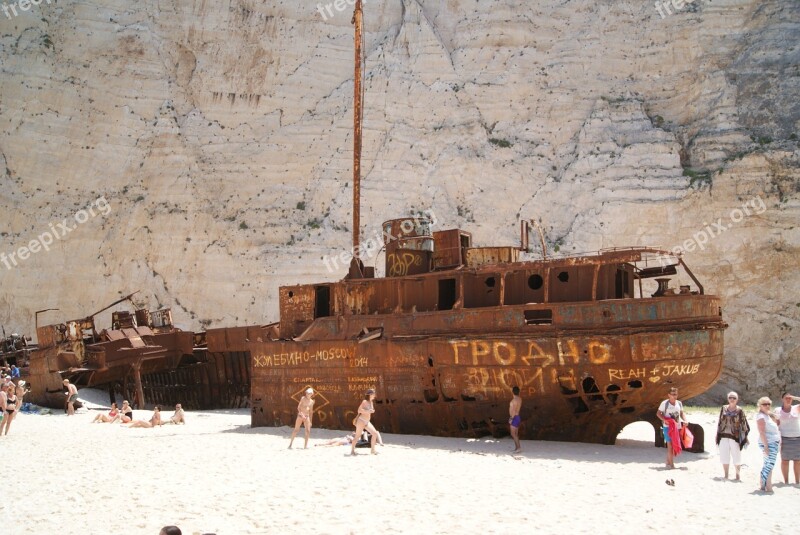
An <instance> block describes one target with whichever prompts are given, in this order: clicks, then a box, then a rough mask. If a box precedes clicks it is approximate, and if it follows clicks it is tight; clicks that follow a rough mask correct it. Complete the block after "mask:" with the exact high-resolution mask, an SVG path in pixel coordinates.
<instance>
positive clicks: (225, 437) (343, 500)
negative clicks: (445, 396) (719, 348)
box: [0, 409, 800, 535]
mask: <svg viewBox="0 0 800 535" xmlns="http://www.w3.org/2000/svg"><path fill="white" fill-rule="evenodd" d="M687 412H688V416H689V419H690V420H691V421H693V422H695V423H700V424H702V425H703V426H704V428H705V431H706V436H707V437H713V436H714V427H715V423H716V415H715V414H707V413H705V414H704V413H699V412H692V410H691V409H689V410H688V411H687ZM94 414H96V412H95V411H92V410H89V411H87V410H86V409H82V410H81V411H79V413H78V414H76V415H75V416H72V417H67V416H65V415H63V413H57V414H53V415H29V414H20V415H18V417H17V419H16V420H15V421H14V423H13V425H12V428H11V433H10V434H9V435H8V436H4V437H0V444H2V446H1V447H2V452H3V457H4V459H5V461H6V467H7V469H6V474H7V477H8V478H13V479H14V481H15V482H13V483H11V484H9V485H8V486H7V487H6V488H7V489H9V490H10V489H13V490H14V493H15V495H17V496H18V498H17V499H13V500H12V499H9V497H8V494H5V493H4V497H3V499H2V500H0V529H2V530H3V532H4V535H16V534H20V535H22V534H48V535H49V534H59V535H69V534H76V535H77V534H80V535H86V534H149V535H157V534H158V532H159V530H160V528H161V527H162V526H164V525H167V524H175V525H178V526H179V527H180V528H181V529H182V530H183V533H184V534H192V533H216V534H219V535H228V534H237V535H240V534H262V533H281V534H284V533H305V534H309V533H313V534H321V533H330V534H349V533H376V534H383V533H426V534H427V533H448V534H452V533H481V534H485V533H520V534H521V533H532V532H536V533H566V532H577V533H593V534H596V533H675V532H676V531H675V530H676V529H680V530H681V531H682V532H684V533H708V532H711V531H712V530H713V531H714V532H717V531H720V530H725V529H726V528H727V529H728V530H729V531H732V532H738V533H756V532H758V533H767V532H772V533H789V532H795V530H796V526H795V528H793V527H792V526H793V525H796V522H797V518H798V514H797V511H798V503H800V501H799V499H800V487H799V486H797V485H788V486H783V485H782V484H778V485H776V487H775V492H774V494H772V495H765V494H762V493H760V492H758V491H756V487H757V484H758V483H757V481H758V471H759V470H760V468H761V455H760V452H759V450H758V448H757V446H755V436H752V437H751V440H752V441H753V445H752V446H750V447H749V448H747V449H746V450H745V451H744V456H743V463H744V466H743V468H742V478H743V481H742V482H741V483H735V482H732V481H723V480H721V476H722V468H721V465H720V464H719V461H718V458H717V455H716V448H715V446H714V444H713V439H711V440H707V441H706V449H707V450H709V453H704V454H693V453H688V452H686V453H684V454H682V455H681V456H680V457H678V459H677V465H678V467H679V468H678V469H676V470H671V471H666V470H664V469H663V462H664V450H663V449H657V448H654V447H653V445H652V444H653V442H652V441H653V429H652V427H650V425H649V424H646V423H637V424H632V425H630V426H628V427H627V428H626V429H625V430H624V431H623V433H622V434H621V435H620V438H619V439H618V441H617V444H616V445H614V446H601V445H592V444H573V443H563V442H539V441H523V453H522V454H521V455H515V456H512V455H511V454H510V450H511V449H512V447H513V445H512V442H511V440H510V439H509V438H505V439H500V440H496V439H492V438H490V437H489V438H481V439H457V438H437V437H423V436H416V435H392V434H383V437H384V441H385V442H386V446H384V447H382V448H380V447H379V455H375V456H373V455H369V453H368V452H369V449H361V450H357V451H358V452H359V453H361V455H359V456H357V457H349V456H347V455H346V454H347V453H349V447H347V446H335V447H314V446H313V444H318V443H321V442H322V441H324V440H326V439H328V438H333V437H337V436H342V435H344V434H345V433H343V432H341V431H331V430H323V429H315V430H314V431H313V433H312V438H311V442H310V447H309V449H307V450H303V449H299V448H302V438H301V437H298V439H296V440H295V448H298V449H293V450H288V449H287V446H288V443H289V440H288V439H289V435H290V433H291V429H289V428H287V427H282V428H258V429H251V428H250V417H249V413H248V411H247V410H235V411H205V412H191V411H190V412H188V413H187V419H188V424H187V425H185V426H174V425H165V426H163V427H160V428H155V429H128V428H126V427H123V426H120V425H116V424H91V423H90V421H91V420H92V418H93V417H94ZM164 414H165V416H169V415H170V414H171V411H165V413H164ZM749 414H750V415H751V422H752V412H750V413H749ZM149 416H150V412H149V411H136V417H137V418H140V417H146V418H149ZM377 423H378V428H379V429H380V423H379V420H378V421H377ZM731 473H733V471H732V472H731ZM668 478H671V479H674V481H675V486H674V487H672V486H668V485H667V484H666V483H665V481H666V479H668ZM781 480H782V478H781V476H780V470H779V468H778V467H776V472H775V474H774V481H776V482H777V481H781Z"/></svg>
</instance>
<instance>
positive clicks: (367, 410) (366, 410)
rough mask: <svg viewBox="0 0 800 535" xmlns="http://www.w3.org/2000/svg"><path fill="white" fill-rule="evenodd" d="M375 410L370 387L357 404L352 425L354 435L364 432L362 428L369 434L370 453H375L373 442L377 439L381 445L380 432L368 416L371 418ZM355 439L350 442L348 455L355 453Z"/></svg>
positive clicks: (358, 435) (373, 396) (373, 394)
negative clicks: (356, 411) (354, 427)
mask: <svg viewBox="0 0 800 535" xmlns="http://www.w3.org/2000/svg"><path fill="white" fill-rule="evenodd" d="M374 412H375V390H373V389H372V388H370V389H369V390H367V393H366V394H365V395H364V401H362V402H361V405H359V406H358V415H356V418H355V420H353V425H355V426H356V432H355V436H357V437H360V436H361V433H363V432H364V429H366V430H367V432H368V433H369V434H370V435H371V438H370V441H369V446H370V453H371V454H373V455H375V454H376V453H377V452H376V451H375V442H376V441H377V442H378V444H380V445H381V446H383V440H382V439H381V434H380V433H378V430H377V429H375V426H373V425H372V422H370V418H372V413H374ZM356 442H357V441H356V440H353V442H351V443H350V455H357V454H356Z"/></svg>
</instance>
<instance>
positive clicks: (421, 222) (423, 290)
mask: <svg viewBox="0 0 800 535" xmlns="http://www.w3.org/2000/svg"><path fill="white" fill-rule="evenodd" d="M528 230H529V227H528V225H527V224H526V223H523V225H522V229H521V244H520V246H512V247H473V246H472V236H471V234H470V233H469V232H465V231H463V230H461V229H450V230H442V231H436V232H431V222H430V220H428V219H425V218H407V219H394V220H390V221H387V222H385V223H384V224H383V242H384V244H383V247H384V248H385V277H380V278H376V277H375V275H374V269H371V268H367V269H366V270H365V276H364V277H361V278H351V277H349V276H348V278H345V279H343V280H341V281H338V282H332V283H323V284H308V285H295V286H282V287H281V288H280V292H279V293H280V325H279V332H280V338H281V339H296V340H314V339H343V338H344V339H347V338H351V339H352V338H359V339H361V338H362V337H367V338H368V339H373V338H374V337H377V336H379V335H380V333H379V334H377V335H376V334H375V331H376V330H378V329H380V331H381V332H382V331H383V330H384V329H387V330H389V331H390V332H391V333H393V334H394V335H411V334H422V333H424V334H435V333H436V332H453V331H465V332H468V331H469V330H470V328H469V326H470V324H472V325H474V326H475V328H477V327H478V326H481V328H482V329H483V330H484V331H485V330H487V329H491V330H495V329H500V330H509V331H519V329H520V328H524V327H525V326H551V327H552V326H557V325H558V324H559V319H564V320H565V321H567V318H566V317H563V318H560V316H564V315H566V314H569V315H570V318H571V320H570V321H574V320H575V318H579V317H582V316H587V315H589V311H588V310H583V311H581V310H578V309H569V310H568V309H565V308H564V307H563V306H562V305H565V304H583V305H592V304H595V305H596V304H597V303H598V302H606V301H610V300H630V299H639V298H650V299H654V298H660V297H669V296H686V295H694V296H702V294H703V287H702V285H701V284H700V283H699V282H698V281H697V279H696V278H695V277H694V275H693V274H692V273H691V271H689V269H688V268H687V267H686V266H685V264H684V263H683V260H682V258H681V257H680V256H677V255H675V254H673V253H671V252H668V251H663V250H659V249H654V248H647V247H637V248H625V249H608V250H603V251H600V252H597V253H593V254H587V255H582V256H572V257H551V258H544V259H539V260H521V259H520V254H521V253H522V252H527V251H529V248H528ZM542 241H543V240H542ZM678 268H682V269H683V272H684V273H685V274H686V277H684V278H682V279H681V280H682V281H683V282H689V281H691V282H693V283H694V288H692V287H691V286H690V285H686V284H684V285H681V286H680V288H679V289H678V290H677V291H676V290H675V289H674V288H670V287H669V282H670V280H671V279H670V276H673V275H677V274H678ZM645 279H655V281H657V287H656V283H655V282H650V283H649V284H647V285H646V286H645V285H643V280H645ZM653 290H655V291H653ZM651 292H652V293H651ZM713 303H716V301H714V302H713ZM708 304H709V305H711V304H712V302H710V301H709V303H708ZM670 308H673V309H674V308H675V307H670ZM684 308H685V307H684ZM592 310H597V308H596V307H594V308H593V309H592ZM504 311H505V312H506V313H504ZM593 313H594V312H592V314H593ZM675 313H679V312H677V311H676V312H675ZM718 313H719V311H718V310H716V309H714V310H705V311H702V314H701V315H703V316H712V315H713V316H718ZM487 314H488V315H487ZM601 314H605V316H606V317H605V319H606V320H607V319H609V318H608V316H609V315H611V314H614V315H615V316H616V315H618V314H619V315H620V317H619V318H617V319H619V320H620V321H625V320H626V319H627V320H630V319H631V317H630V314H631V313H630V311H627V312H625V311H619V310H618V309H615V310H611V309H606V311H605V312H601ZM489 315H491V317H489ZM691 315H693V316H696V314H691ZM622 316H625V317H622ZM657 316H659V313H658V312H656V313H654V315H653V314H651V318H652V319H655V318H656V317H657ZM412 318H413V319H412ZM584 319H585V320H586V323H587V325H586V326H596V323H594V322H595V320H596V319H598V318H594V317H591V318H589V317H585V318H584ZM602 319H603V318H600V320H602ZM611 319H614V318H611ZM672 319H674V318H672ZM437 325H438V327H437ZM487 326H491V327H487ZM576 326H578V325H576ZM606 326H608V324H606Z"/></svg>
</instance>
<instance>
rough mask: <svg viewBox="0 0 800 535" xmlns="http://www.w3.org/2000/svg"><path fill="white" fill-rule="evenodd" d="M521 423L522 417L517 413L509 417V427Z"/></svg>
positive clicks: (517, 425)
mask: <svg viewBox="0 0 800 535" xmlns="http://www.w3.org/2000/svg"><path fill="white" fill-rule="evenodd" d="M521 423H522V418H520V417H519V414H517V415H516V416H514V417H513V418H512V419H511V427H519V424H521Z"/></svg>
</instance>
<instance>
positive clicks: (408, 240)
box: [383, 217, 433, 277]
mask: <svg viewBox="0 0 800 535" xmlns="http://www.w3.org/2000/svg"><path fill="white" fill-rule="evenodd" d="M383 243H384V244H386V276H387V277H403V276H405V275H419V274H421V273H429V272H430V271H431V265H432V259H433V235H432V233H431V220H430V219H428V218H424V217H417V218H406V219H391V220H389V221H386V222H385V223H383Z"/></svg>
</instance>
